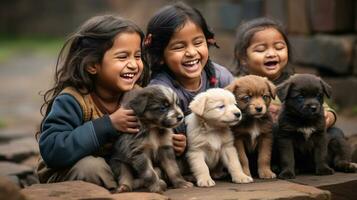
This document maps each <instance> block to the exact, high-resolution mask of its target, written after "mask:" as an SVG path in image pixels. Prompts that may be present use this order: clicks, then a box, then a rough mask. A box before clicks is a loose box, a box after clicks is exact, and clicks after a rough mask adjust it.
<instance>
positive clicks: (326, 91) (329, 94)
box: [320, 79, 332, 98]
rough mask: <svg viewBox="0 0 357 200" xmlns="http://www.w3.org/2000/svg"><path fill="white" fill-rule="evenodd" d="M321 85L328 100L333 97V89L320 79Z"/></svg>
mask: <svg viewBox="0 0 357 200" xmlns="http://www.w3.org/2000/svg"><path fill="white" fill-rule="evenodd" d="M320 83H321V86H322V89H323V90H324V93H325V95H326V96H327V98H330V97H331V93H332V88H331V86H330V85H329V84H327V83H326V82H325V81H323V80H322V79H320Z"/></svg>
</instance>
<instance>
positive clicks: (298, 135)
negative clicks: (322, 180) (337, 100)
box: [277, 74, 356, 179]
mask: <svg viewBox="0 0 357 200" xmlns="http://www.w3.org/2000/svg"><path fill="white" fill-rule="evenodd" d="M277 94H278V96H279V99H280V100H281V101H282V110H281V113H280V115H279V120H278V133H277V146H278V150H279V152H280V167H281V172H280V174H279V178H282V179H290V178H295V168H296V169H299V170H302V171H304V170H307V171H310V170H314V171H315V173H316V174H317V175H328V174H333V173H334V170H333V169H332V168H330V167H329V165H328V163H329V164H331V166H333V167H334V168H335V169H336V170H339V171H344V172H354V171H355V170H356V166H355V165H354V164H352V163H350V153H349V149H348V145H347V143H346V140H345V138H344V136H343V132H342V131H341V130H340V129H338V128H335V127H333V128H330V129H329V132H328V133H326V129H325V117H324V108H323V101H324V95H326V97H328V98H329V97H330V95H331V87H330V86H329V85H328V84H327V83H326V82H324V81H323V80H321V79H320V78H318V77H317V76H314V75H310V74H296V75H293V76H291V77H290V78H289V79H288V80H287V81H285V82H284V83H282V84H281V85H279V86H278V92H277Z"/></svg>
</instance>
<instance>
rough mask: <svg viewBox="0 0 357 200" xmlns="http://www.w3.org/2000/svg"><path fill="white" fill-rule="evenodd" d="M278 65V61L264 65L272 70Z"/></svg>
mask: <svg viewBox="0 0 357 200" xmlns="http://www.w3.org/2000/svg"><path fill="white" fill-rule="evenodd" d="M278 63H279V62H278V61H268V62H265V63H264V65H265V66H266V67H268V68H274V67H275V66H276V65H277V64H278Z"/></svg>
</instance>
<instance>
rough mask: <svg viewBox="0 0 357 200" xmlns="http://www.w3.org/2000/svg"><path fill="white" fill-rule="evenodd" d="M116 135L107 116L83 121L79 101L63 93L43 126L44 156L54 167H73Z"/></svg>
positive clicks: (50, 165) (42, 142)
mask: <svg viewBox="0 0 357 200" xmlns="http://www.w3.org/2000/svg"><path fill="white" fill-rule="evenodd" d="M115 135H117V132H116V130H115V128H114V127H113V125H112V123H111V121H110V118H109V117H108V116H107V115H106V116H104V117H101V118H98V119H96V120H93V121H88V122H85V123H83V117H82V110H81V107H80V105H79V104H78V102H77V101H76V100H75V99H74V98H73V97H72V96H70V95H66V94H64V95H60V96H58V97H57V98H56V99H55V101H54V103H53V105H52V109H51V112H50V113H49V114H48V116H47V117H46V119H45V121H44V123H43V126H42V131H41V135H40V139H39V146H40V152H41V156H42V158H43V160H44V161H45V163H46V164H47V165H48V167H50V168H62V167H68V166H72V165H73V164H75V163H76V162H77V161H78V160H80V159H81V158H83V157H85V156H87V155H90V154H92V153H94V152H95V151H97V150H98V149H99V148H100V146H102V145H103V144H105V143H106V142H107V141H108V139H109V138H111V137H113V136H115Z"/></svg>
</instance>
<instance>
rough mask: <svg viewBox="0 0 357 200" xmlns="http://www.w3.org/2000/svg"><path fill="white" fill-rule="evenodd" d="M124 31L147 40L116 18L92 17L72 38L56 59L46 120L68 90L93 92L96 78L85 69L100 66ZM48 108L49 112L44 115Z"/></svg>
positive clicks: (145, 75) (145, 77)
mask: <svg viewBox="0 0 357 200" xmlns="http://www.w3.org/2000/svg"><path fill="white" fill-rule="evenodd" d="M123 32H129V33H137V34H138V35H140V38H141V41H143V40H144V33H143V32H142V30H141V29H140V28H139V27H138V26H137V25H135V24H134V23H133V22H131V21H129V20H126V19H123V18H121V17H117V16H113V15H102V16H96V17H93V18H90V19H89V20H87V21H86V22H85V23H84V24H83V25H82V26H81V27H79V29H78V30H77V31H76V32H75V33H73V34H72V35H71V36H69V38H68V39H67V40H66V42H65V43H64V45H63V47H62V49H61V51H60V53H59V55H58V58H57V63H56V71H55V77H54V80H55V83H54V86H53V87H52V88H51V89H49V90H47V91H46V92H45V93H44V95H43V96H44V97H43V98H44V103H43V105H42V106H41V114H42V115H44V118H45V117H46V116H47V114H48V113H49V111H50V109H51V106H52V103H53V101H54V99H55V98H56V96H58V94H59V93H60V92H61V91H62V90H63V89H64V88H65V87H69V86H71V87H74V88H76V89H78V91H79V92H81V93H83V94H87V93H90V92H91V91H93V89H94V80H93V76H91V75H90V74H89V73H88V72H87V71H86V68H87V67H88V66H91V65H94V64H98V63H101V62H102V59H103V56H104V54H105V52H106V51H107V50H109V49H110V48H111V47H112V46H113V43H114V39H115V37H116V36H117V35H118V34H119V33H123ZM146 68H147V67H145V66H144V70H143V73H142V75H141V77H140V79H139V81H138V84H139V85H145V84H147V82H148V79H149V78H148V74H149V71H148V69H146ZM45 108H46V112H45V114H43V110H44V109H45ZM42 122H43V121H42ZM41 124H42V123H41Z"/></svg>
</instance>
